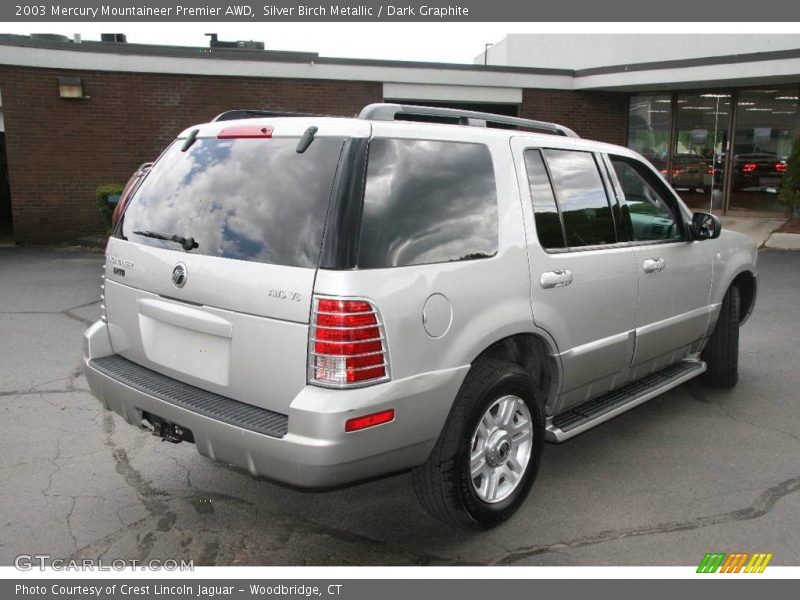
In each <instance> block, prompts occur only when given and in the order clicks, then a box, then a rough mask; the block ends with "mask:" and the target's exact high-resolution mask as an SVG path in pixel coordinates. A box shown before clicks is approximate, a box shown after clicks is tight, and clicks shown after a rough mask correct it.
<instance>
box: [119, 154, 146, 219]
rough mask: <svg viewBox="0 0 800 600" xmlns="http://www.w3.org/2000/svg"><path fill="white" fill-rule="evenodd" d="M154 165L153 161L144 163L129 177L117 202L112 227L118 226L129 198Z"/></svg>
mask: <svg viewBox="0 0 800 600" xmlns="http://www.w3.org/2000/svg"><path fill="white" fill-rule="evenodd" d="M152 167H153V163H151V162H146V163H142V164H141V165H139V168H138V169H136V171H135V172H134V174H133V175H131V177H130V179H128V183H126V184H125V188H124V189H123V190H122V195H121V196H120V197H119V202H117V206H116V207H114V214H113V215H112V216H111V227H116V226H117V223H119V220H120V218H121V217H122V213H124V212H125V206H127V204H128V200H130V198H131V196H133V192H135V191H136V189H137V188H138V187H139V184H140V183H141V182H142V181H143V180H144V178H145V176H146V175H147V174H148V173H149V172H150V169H151V168H152Z"/></svg>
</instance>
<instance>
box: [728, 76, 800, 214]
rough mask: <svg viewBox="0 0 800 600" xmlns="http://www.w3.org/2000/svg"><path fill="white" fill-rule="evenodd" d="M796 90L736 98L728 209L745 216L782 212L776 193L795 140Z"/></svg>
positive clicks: (759, 91) (779, 89) (750, 92)
mask: <svg viewBox="0 0 800 600" xmlns="http://www.w3.org/2000/svg"><path fill="white" fill-rule="evenodd" d="M797 107H798V88H797V86H796V85H795V86H787V87H779V86H775V87H770V88H764V89H757V90H742V91H740V92H739V96H738V101H737V105H736V131H735V132H734V138H733V155H732V157H731V160H730V161H729V162H728V163H727V164H728V165H729V168H730V170H731V174H730V175H731V176H730V208H732V209H736V210H737V211H740V212H746V213H750V214H752V213H760V212H784V211H785V208H784V207H783V206H782V205H781V204H779V203H778V189H779V188H780V185H781V180H782V179H783V174H784V173H785V172H786V160H787V159H788V157H789V154H790V153H791V150H792V143H793V141H794V138H795V136H796V135H797V127H798V121H797Z"/></svg>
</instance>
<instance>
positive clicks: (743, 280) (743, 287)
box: [728, 270, 758, 325]
mask: <svg viewBox="0 0 800 600" xmlns="http://www.w3.org/2000/svg"><path fill="white" fill-rule="evenodd" d="M732 286H736V287H737V288H738V289H739V325H742V324H743V323H744V322H745V321H747V319H749V318H750V315H751V314H752V312H753V307H754V306H755V303H756V292H757V290H758V280H757V279H756V276H755V274H754V273H753V272H752V271H749V270H747V271H742V272H741V273H739V274H738V275H736V277H734V278H733V281H731V285H730V286H728V287H732Z"/></svg>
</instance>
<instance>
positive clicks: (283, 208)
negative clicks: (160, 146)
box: [115, 137, 344, 267]
mask: <svg viewBox="0 0 800 600" xmlns="http://www.w3.org/2000/svg"><path fill="white" fill-rule="evenodd" d="M298 139H299V138H272V139H216V138H213V139H198V140H197V141H196V142H195V143H194V144H193V145H192V146H191V147H190V148H189V150H187V151H186V152H181V144H180V143H176V144H173V145H172V147H171V148H169V149H168V150H167V151H166V153H165V154H164V155H163V156H162V157H161V158H160V159H159V161H158V162H157V163H156V165H155V166H154V167H153V170H152V172H151V173H150V174H149V175H148V177H147V179H145V180H144V182H143V183H142V185H141V187H140V188H139V189H138V191H137V192H136V194H135V195H134V197H133V199H132V200H131V203H130V206H129V207H128V209H127V210H126V211H125V214H124V215H123V218H122V220H121V222H120V224H119V225H118V227H117V230H116V232H115V235H116V236H117V237H120V238H123V239H126V240H129V241H132V242H136V243H137V244H145V245H148V246H156V247H159V248H166V249H170V250H181V244H180V243H176V242H174V241H170V240H164V239H159V238H160V237H170V236H173V235H174V236H177V237H178V238H184V239H185V238H190V237H191V238H193V239H194V241H195V242H196V244H197V247H196V248H194V249H192V250H191V252H192V253H193V254H203V255H208V256H217V257H222V258H231V259H238V260H247V261H255V262H262V263H268V264H273V265H284V266H292V267H316V266H317V262H318V260H319V254H320V248H321V245H322V233H323V229H324V227H325V219H326V216H327V211H328V203H329V201H330V197H331V191H332V188H333V181H334V177H335V175H336V169H337V165H338V163H339V158H340V155H341V150H342V146H343V144H344V140H343V138H330V137H318V138H316V139H315V140H314V141H313V143H312V144H311V145H310V146H309V147H308V149H307V150H306V151H305V152H303V153H298V152H297V151H296V148H297V143H298Z"/></svg>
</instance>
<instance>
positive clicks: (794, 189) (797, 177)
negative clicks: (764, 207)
mask: <svg viewBox="0 0 800 600" xmlns="http://www.w3.org/2000/svg"><path fill="white" fill-rule="evenodd" d="M778 200H780V202H781V203H782V204H785V205H786V206H788V207H789V208H791V209H792V216H794V217H800V137H798V138H797V139H796V140H795V141H794V144H793V145H792V153H791V154H790V155H789V160H788V161H787V163H786V173H784V175H783V180H782V181H781V189H780V191H779V192H778Z"/></svg>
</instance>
